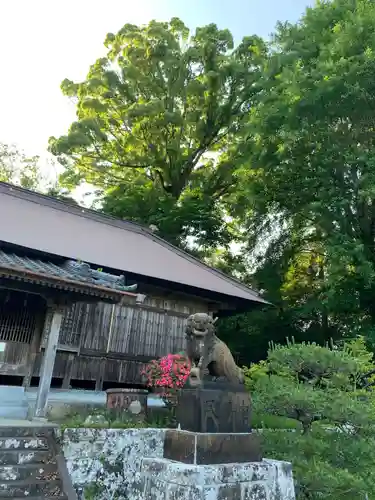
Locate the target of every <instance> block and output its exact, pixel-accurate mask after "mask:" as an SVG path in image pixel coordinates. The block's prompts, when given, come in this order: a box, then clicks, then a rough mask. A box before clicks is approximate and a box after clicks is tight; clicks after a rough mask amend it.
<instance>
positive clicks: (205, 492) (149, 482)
mask: <svg viewBox="0 0 375 500" xmlns="http://www.w3.org/2000/svg"><path fill="white" fill-rule="evenodd" d="M141 492H142V493H141V495H142V496H141V498H142V500H295V492H294V484H293V477H292V468H291V465H290V464H289V463H287V462H278V461H274V460H263V461H262V462H255V463H254V462H253V463H252V462H248V463H242V464H238V463H236V464H217V465H195V464H183V463H181V462H175V461H172V460H168V459H165V458H162V459H161V458H159V459H156V458H145V459H143V461H142V468H141Z"/></svg>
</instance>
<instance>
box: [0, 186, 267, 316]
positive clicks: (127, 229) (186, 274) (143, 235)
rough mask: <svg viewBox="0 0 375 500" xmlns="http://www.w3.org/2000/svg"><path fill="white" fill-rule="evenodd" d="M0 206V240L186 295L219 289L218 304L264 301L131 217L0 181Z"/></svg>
mask: <svg viewBox="0 0 375 500" xmlns="http://www.w3.org/2000/svg"><path fill="white" fill-rule="evenodd" d="M0 210H2V211H3V212H4V213H6V214H7V216H6V217H4V221H2V224H1V234H0V238H1V240H2V241H4V242H7V243H10V244H13V245H17V246H21V247H24V248H31V249H34V250H39V251H41V252H44V253H48V254H50V255H56V256H64V257H65V258H67V259H74V260H79V259H82V260H84V261H86V262H90V263H91V264H93V265H94V264H95V265H97V266H103V267H106V268H109V269H118V270H121V271H124V272H125V273H131V274H133V275H139V276H145V277H147V278H151V279H153V280H154V279H156V280H160V281H162V282H164V283H163V284H162V287H163V288H166V287H168V285H167V284H168V283H176V284H178V285H180V287H181V286H182V287H186V288H185V289H184V292H186V293H188V294H191V295H196V292H198V294H197V295H199V296H201V295H202V292H204V291H206V292H209V293H210V295H206V297H207V298H210V299H212V295H211V293H212V292H213V293H215V294H216V298H218V299H219V298H220V297H219V296H220V295H221V298H220V300H222V301H223V303H224V304H227V305H228V304H229V303H230V304H232V305H230V306H229V305H228V307H229V309H231V310H234V309H233V307H234V305H233V302H232V300H233V299H235V301H236V302H237V299H240V300H241V301H248V303H247V306H248V307H252V306H253V305H254V304H255V303H258V304H267V301H266V300H264V299H263V297H262V296H261V295H260V294H259V293H258V292H256V291H255V290H252V289H251V288H249V287H247V286H246V285H244V284H243V283H241V282H240V281H238V280H236V279H233V278H231V277H229V276H226V275H225V274H224V273H222V272H220V271H218V270H216V269H213V268H211V267H209V266H207V265H206V264H204V263H203V262H201V261H199V260H197V259H195V258H194V257H192V256H191V255H189V254H187V253H186V252H183V251H182V250H180V249H178V248H176V247H174V246H172V245H171V244H169V243H168V242H166V241H165V240H163V239H162V238H160V237H158V236H157V235H155V234H154V233H153V232H152V231H150V230H149V229H148V228H144V227H142V226H139V225H138V224H135V223H134V222H129V221H125V220H119V219H115V218H113V217H109V216H107V215H104V214H102V213H99V212H95V211H93V210H89V209H87V208H84V207H81V206H74V205H72V204H67V203H63V202H61V201H59V200H56V199H54V198H51V197H48V196H44V195H41V194H39V193H34V192H31V191H28V190H25V189H22V188H18V187H15V186H11V185H9V184H6V183H2V182H0ZM158 286H159V285H158ZM215 300H216V299H215ZM242 304H243V305H245V304H244V303H243V302H242Z"/></svg>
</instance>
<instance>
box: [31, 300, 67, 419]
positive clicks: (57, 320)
mask: <svg viewBox="0 0 375 500" xmlns="http://www.w3.org/2000/svg"><path fill="white" fill-rule="evenodd" d="M63 314H64V308H63V307H61V306H59V305H57V304H53V305H50V306H49V307H48V310H47V315H46V325H50V326H49V331H48V333H47V335H46V337H47V338H46V344H45V350H44V356H43V360H42V366H41V369H40V379H39V387H38V393H37V397H36V404H35V417H37V418H45V417H46V413H47V404H48V392H49V389H50V386H51V380H52V374H53V367H54V365H55V358H56V351H57V344H58V341H59V333H60V327H61V323H62V319H63ZM49 320H50V321H49ZM47 328H48V327H47Z"/></svg>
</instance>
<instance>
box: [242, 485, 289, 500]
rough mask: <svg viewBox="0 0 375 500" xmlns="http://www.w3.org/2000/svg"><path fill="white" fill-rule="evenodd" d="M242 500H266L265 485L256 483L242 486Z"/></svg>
mask: <svg viewBox="0 0 375 500" xmlns="http://www.w3.org/2000/svg"><path fill="white" fill-rule="evenodd" d="M243 500H268V498H267V489H266V487H265V485H264V484H257V483H253V484H251V483H250V484H244V485H243ZM283 500H284V499H283Z"/></svg>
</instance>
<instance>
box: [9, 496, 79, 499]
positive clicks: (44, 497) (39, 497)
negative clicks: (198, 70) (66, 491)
mask: <svg viewBox="0 0 375 500" xmlns="http://www.w3.org/2000/svg"><path fill="white" fill-rule="evenodd" d="M25 498H26V499H27V500H69V499H68V497H67V496H66V495H63V496H57V497H46V496H42V497H41V496H38V497H34V496H32V497H25V496H23V497H16V498H13V500H25Z"/></svg>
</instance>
